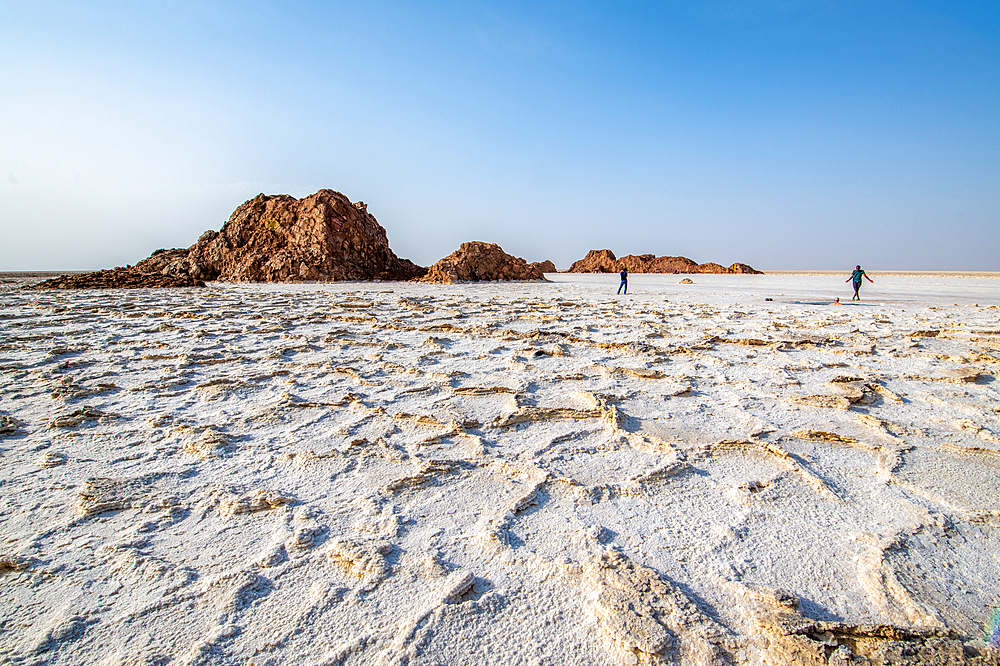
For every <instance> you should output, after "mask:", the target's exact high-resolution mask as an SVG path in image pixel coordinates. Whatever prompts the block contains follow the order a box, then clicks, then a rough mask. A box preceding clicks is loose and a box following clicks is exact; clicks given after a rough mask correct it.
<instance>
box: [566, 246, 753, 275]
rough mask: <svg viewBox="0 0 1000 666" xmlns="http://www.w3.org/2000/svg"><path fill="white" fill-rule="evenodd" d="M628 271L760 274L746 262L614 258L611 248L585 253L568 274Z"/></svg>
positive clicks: (647, 256)
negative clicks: (718, 262) (726, 264)
mask: <svg viewBox="0 0 1000 666" xmlns="http://www.w3.org/2000/svg"><path fill="white" fill-rule="evenodd" d="M623 268H624V269H625V270H627V271H628V272H629V273H720V274H737V273H739V274H747V275H761V274H762V273H761V271H758V270H755V269H754V268H752V267H751V266H748V265H746V264H740V263H736V264H733V265H732V266H730V267H729V268H726V267H724V266H722V265H721V264H716V263H713V262H708V263H705V264H699V263H698V262H696V261H694V260H692V259H688V258H687V257H657V256H656V255H653V254H630V255H627V256H624V257H622V258H621V259H617V258H616V257H615V253H614V252H612V251H611V250H591V251H590V252H588V253H587V256H586V257H584V258H583V259H581V260H579V261H575V262H573V265H572V266H570V268H569V272H570V273H618V272H620V271H621V270H622V269H623Z"/></svg>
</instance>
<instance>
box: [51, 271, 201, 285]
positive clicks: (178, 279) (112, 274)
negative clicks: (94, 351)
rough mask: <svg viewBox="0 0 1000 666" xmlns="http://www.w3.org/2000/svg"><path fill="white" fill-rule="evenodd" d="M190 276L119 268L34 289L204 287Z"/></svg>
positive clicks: (57, 280) (59, 279) (56, 280)
mask: <svg viewBox="0 0 1000 666" xmlns="http://www.w3.org/2000/svg"><path fill="white" fill-rule="evenodd" d="M204 286H205V283H204V282H203V281H202V280H196V279H195V278H193V277H191V276H190V275H164V274H162V273H145V272H143V271H141V270H139V269H137V268H135V267H132V266H124V267H121V266H119V267H118V268H112V269H110V270H103V271H95V272H93V273H78V274H76V275H62V276H60V277H56V278H52V279H50V280H45V281H43V282H39V283H38V284H36V285H34V286H33V287H32V288H33V289H146V288H164V287H204Z"/></svg>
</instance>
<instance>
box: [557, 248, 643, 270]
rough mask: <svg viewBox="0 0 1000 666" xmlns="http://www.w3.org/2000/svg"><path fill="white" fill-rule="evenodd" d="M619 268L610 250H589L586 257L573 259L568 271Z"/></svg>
mask: <svg viewBox="0 0 1000 666" xmlns="http://www.w3.org/2000/svg"><path fill="white" fill-rule="evenodd" d="M650 256H652V255H650ZM620 270H621V269H620V268H618V259H617V258H615V253H614V252H612V251H611V250H591V251H590V252H588V253H587V256H586V257H584V258H583V259H581V260H580V261H574V262H573V264H572V265H571V266H570V267H569V272H570V273H617V272H618V271H620Z"/></svg>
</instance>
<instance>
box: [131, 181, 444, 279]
mask: <svg viewBox="0 0 1000 666" xmlns="http://www.w3.org/2000/svg"><path fill="white" fill-rule="evenodd" d="M146 262H148V265H150V266H156V267H158V268H159V269H160V271H161V272H164V273H168V274H188V275H191V276H193V277H195V278H199V279H202V280H223V281H227V282H297V281H302V280H317V281H329V280H373V279H374V280H380V279H381V280H408V279H411V278H415V277H420V276H421V275H423V274H424V272H425V271H424V269H423V268H421V267H419V266H417V265H415V264H414V263H413V262H411V261H408V260H406V259H400V258H399V257H397V256H396V255H395V253H393V251H392V250H391V249H389V240H388V238H387V237H386V233H385V229H383V228H382V226H381V225H380V224H379V223H378V221H377V220H376V219H375V217H374V216H373V215H372V214H371V213H369V212H368V207H367V206H366V205H365V204H364V202H361V201H359V202H357V203H351V200H350V199H348V198H347V197H346V196H344V195H343V194H341V193H340V192H334V191H333V190H320V191H319V192H317V193H315V194H312V195H310V196H308V197H305V198H303V199H296V198H294V197H291V196H288V195H287V194H279V195H265V194H259V195H257V196H256V197H255V198H253V199H251V200H250V201H247V202H246V203H244V204H243V205H242V206H240V207H239V208H237V209H236V210H235V211H234V212H233V214H232V215H231V216H230V217H229V221H227V222H226V223H225V224H224V225H223V226H222V229H221V230H220V231H218V232H215V231H206V232H205V233H204V234H202V236H201V238H199V239H198V242H197V243H195V244H194V245H192V246H191V247H190V248H188V250H187V255H186V256H182V254H181V253H180V252H178V251H177V250H170V251H166V252H164V253H154V254H153V256H151V257H149V259H146V260H144V262H140V264H139V265H138V267H143V266H144V264H145V263H146Z"/></svg>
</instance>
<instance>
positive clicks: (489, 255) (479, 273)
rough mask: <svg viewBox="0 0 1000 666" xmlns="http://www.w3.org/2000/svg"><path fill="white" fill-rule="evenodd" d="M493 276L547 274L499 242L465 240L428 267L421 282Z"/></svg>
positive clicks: (512, 277)
mask: <svg viewBox="0 0 1000 666" xmlns="http://www.w3.org/2000/svg"><path fill="white" fill-rule="evenodd" d="M490 280H539V281H545V276H544V275H542V272H541V271H540V270H538V268H537V267H535V266H532V265H530V264H529V263H528V262H527V261H525V260H524V259H521V258H520V257H514V256H512V255H509V254H507V253H506V252H504V251H503V248H501V247H500V246H499V245H497V244H496V243H483V242H481V241H472V242H470V243H462V245H461V247H459V248H458V249H457V250H456V251H454V252H452V253H451V254H449V255H448V256H447V257H445V258H444V259H441V260H440V261H438V262H437V263H435V264H434V265H433V266H431V267H430V268H429V269H427V275H425V276H424V277H422V278H420V281H421V282H438V283H451V282H480V281H490Z"/></svg>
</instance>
